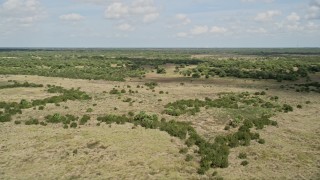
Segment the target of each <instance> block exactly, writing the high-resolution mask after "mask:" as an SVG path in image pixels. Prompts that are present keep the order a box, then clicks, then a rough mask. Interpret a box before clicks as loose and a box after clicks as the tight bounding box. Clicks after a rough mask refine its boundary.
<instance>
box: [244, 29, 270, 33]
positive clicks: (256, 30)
mask: <svg viewBox="0 0 320 180" xmlns="http://www.w3.org/2000/svg"><path fill="white" fill-rule="evenodd" d="M247 32H248V33H259V34H265V33H267V32H268V31H267V30H266V29H264V28H254V29H247Z"/></svg>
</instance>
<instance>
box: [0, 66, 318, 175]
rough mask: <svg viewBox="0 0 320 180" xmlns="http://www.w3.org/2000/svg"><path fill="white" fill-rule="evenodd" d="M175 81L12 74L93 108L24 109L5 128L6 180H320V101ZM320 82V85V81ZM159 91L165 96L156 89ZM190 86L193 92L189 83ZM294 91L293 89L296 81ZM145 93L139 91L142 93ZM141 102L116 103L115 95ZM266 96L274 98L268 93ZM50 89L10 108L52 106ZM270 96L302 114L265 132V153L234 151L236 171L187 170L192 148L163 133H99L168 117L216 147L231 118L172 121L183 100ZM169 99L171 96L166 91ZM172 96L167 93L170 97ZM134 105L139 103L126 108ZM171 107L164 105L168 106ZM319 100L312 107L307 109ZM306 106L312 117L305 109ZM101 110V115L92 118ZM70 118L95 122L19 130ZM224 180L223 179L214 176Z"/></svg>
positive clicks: (4, 97) (7, 92) (260, 147)
mask: <svg viewBox="0 0 320 180" xmlns="http://www.w3.org/2000/svg"><path fill="white" fill-rule="evenodd" d="M167 69H168V72H167V74H164V75H162V74H156V73H148V74H147V75H146V77H145V78H143V79H134V78H131V79H129V78H128V79H127V81H126V82H113V81H102V80H81V79H67V78H57V77H41V76H29V75H28V76H23V75H7V76H4V75H3V76H0V83H6V82H7V81H8V80H16V81H18V82H24V81H28V82H31V83H37V84H44V85H46V84H51V85H58V86H62V87H64V88H67V89H69V88H78V87H80V88H81V90H82V91H85V92H86V93H88V94H89V95H90V96H92V97H93V99H92V100H81V101H67V102H63V103H60V105H59V106H57V105H55V104H48V105H46V106H45V109H44V110H38V109H32V108H30V109H24V110H23V112H22V114H17V115H15V116H14V117H13V118H14V119H13V121H11V122H8V123H0V179H212V178H219V177H223V178H224V179H314V180H316V179H320V138H319V137H320V118H319V114H320V96H319V94H318V93H313V92H311V93H298V92H295V91H294V90H285V89H281V88H279V87H280V85H281V84H283V83H286V82H282V83H279V82H276V81H274V80H250V79H236V78H219V77H213V78H209V79H204V78H203V79H202V78H201V79H191V78H185V77H181V76H178V75H177V74H175V73H174V72H173V70H174V68H171V67H170V66H169V67H167ZM319 77H320V75H319V74H318V75H315V76H313V77H312V78H313V80H314V81H319V79H320V78H319ZM151 81H154V82H158V84H159V85H158V86H157V87H156V88H155V92H152V90H150V89H148V87H146V86H145V85H144V84H145V83H146V82H151ZM181 83H183V84H181ZM288 84H289V82H288ZM138 85H140V86H143V88H142V87H140V88H138V87H137V86H138ZM116 86H120V87H118V89H120V90H121V89H125V90H126V91H129V89H131V90H133V91H138V92H137V93H133V94H129V93H125V94H122V95H120V96H118V95H111V94H109V91H110V90H112V89H113V88H114V87H116ZM266 88H267V89H268V90H266ZM44 89H45V88H12V89H1V90H0V101H8V102H13V101H16V102H18V101H20V100H21V99H27V100H32V99H43V98H45V97H50V96H53V95H54V94H49V93H46V92H45V90H44ZM263 90H264V91H266V92H267V96H278V97H279V101H280V102H281V103H288V104H290V105H292V106H293V107H294V111H293V112H289V113H278V114H277V115H276V116H274V117H272V119H273V120H276V121H277V122H278V126H277V127H274V126H268V127H266V128H264V129H263V130H261V131H260V136H261V137H263V138H264V139H265V141H266V143H265V144H259V143H257V142H252V143H251V145H250V146H240V147H237V148H233V149H231V150H230V155H229V167H228V168H223V169H221V168H217V169H211V170H209V171H208V172H206V174H205V175H199V174H197V168H198V166H199V163H198V161H199V157H198V156H197V155H196V154H195V153H194V152H192V151H191V150H189V153H190V154H193V155H194V157H195V158H194V159H193V160H191V161H189V162H187V161H185V156H184V155H183V154H181V153H179V150H180V149H181V148H183V147H184V146H185V145H184V144H183V142H181V140H180V139H178V138H174V137H171V136H170V135H169V134H167V133H166V132H163V131H159V130H151V129H145V128H142V127H133V125H132V124H125V125H116V124H112V125H111V126H109V125H106V124H103V123H102V124H101V125H100V126H97V123H98V121H97V120H96V118H97V117H98V116H102V115H105V114H119V115H122V114H128V112H129V111H132V112H139V111H145V112H148V113H155V114H157V115H158V116H159V117H160V118H162V117H164V118H166V119H175V120H176V121H190V122H192V126H193V127H194V128H195V129H196V130H197V132H198V133H199V134H201V135H203V136H204V137H205V138H207V139H213V138H214V137H216V136H217V135H220V134H225V133H226V132H225V131H224V127H225V125H226V124H227V123H228V122H229V120H230V118H231V117H230V116H229V115H228V113H226V112H225V110H224V109H217V108H212V109H208V110H206V109H204V108H203V109H202V110H201V112H200V113H198V114H196V115H194V116H190V115H187V114H185V115H181V116H179V117H172V116H169V115H166V114H162V111H163V110H164V105H165V104H167V103H169V102H174V101H176V100H180V99H194V98H199V99H204V98H205V97H210V98H212V99H215V98H217V97H218V94H219V93H221V92H245V91H248V92H252V93H253V92H257V91H263ZM160 91H163V92H164V93H163V94H160V93H159V92H160ZM166 92H167V93H166ZM126 98H131V99H132V100H133V101H134V102H133V103H132V104H130V103H128V102H123V100H125V99H126ZM160 99H161V100H160ZM306 101H310V102H311V103H310V104H306V103H305V102H306ZM298 104H301V105H302V106H303V108H302V109H298V108H295V107H296V106H297V105H298ZM88 108H92V109H93V111H92V112H87V109H88ZM54 113H60V114H72V115H76V116H82V115H85V114H89V115H90V116H91V119H90V121H89V122H88V123H87V124H85V125H83V126H81V127H79V128H76V129H63V128H62V125H61V124H48V125H47V126H39V125H38V126H35V125H31V126H26V125H24V123H22V124H19V125H15V124H14V121H15V120H19V121H21V122H24V121H26V120H28V119H30V118H37V119H39V120H40V121H41V120H44V117H45V116H46V115H50V114H54ZM240 152H246V153H247V155H248V157H247V159H248V161H249V164H248V165H247V166H241V165H240V163H241V159H239V158H238V157H237V156H238V154H239V153H240ZM214 170H215V171H217V172H218V176H215V177H213V176H212V175H211V174H212V173H213V171H214Z"/></svg>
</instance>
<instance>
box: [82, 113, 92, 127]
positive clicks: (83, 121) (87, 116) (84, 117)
mask: <svg viewBox="0 0 320 180" xmlns="http://www.w3.org/2000/svg"><path fill="white" fill-rule="evenodd" d="M90 118H91V117H90V116H89V115H83V116H82V118H81V119H80V122H79V125H84V124H86V123H87V122H88V121H89V120H90Z"/></svg>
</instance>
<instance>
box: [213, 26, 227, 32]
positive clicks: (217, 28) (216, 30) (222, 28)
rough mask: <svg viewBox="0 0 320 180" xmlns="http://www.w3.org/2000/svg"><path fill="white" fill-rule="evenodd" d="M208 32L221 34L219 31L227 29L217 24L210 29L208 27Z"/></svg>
mask: <svg viewBox="0 0 320 180" xmlns="http://www.w3.org/2000/svg"><path fill="white" fill-rule="evenodd" d="M210 32H211V33H217V34H219V33H220V34H221V33H226V32H228V30H227V29H226V28H224V27H218V26H213V27H212V28H211V29H210Z"/></svg>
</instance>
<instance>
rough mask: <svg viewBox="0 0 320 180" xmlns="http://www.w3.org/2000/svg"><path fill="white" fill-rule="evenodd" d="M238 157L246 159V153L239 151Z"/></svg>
mask: <svg viewBox="0 0 320 180" xmlns="http://www.w3.org/2000/svg"><path fill="white" fill-rule="evenodd" d="M238 158H239V159H246V158H247V154H246V153H239V156H238Z"/></svg>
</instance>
